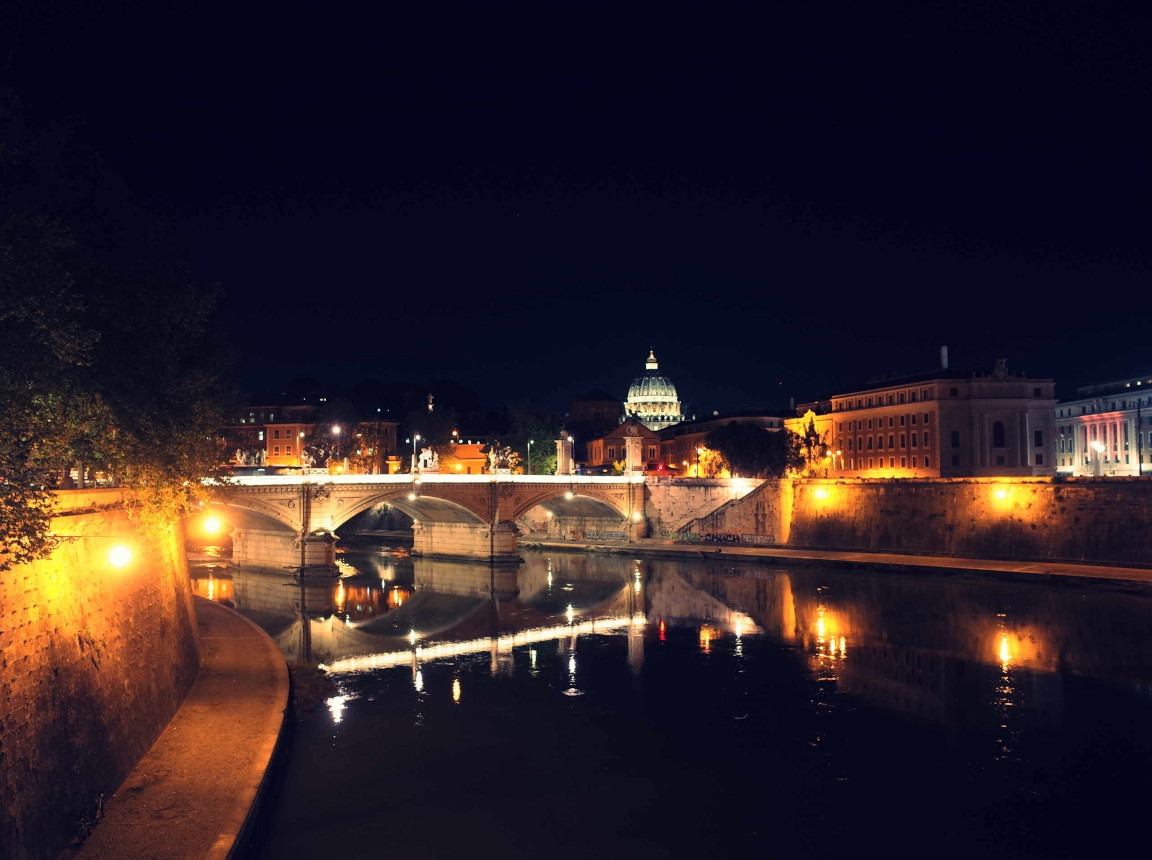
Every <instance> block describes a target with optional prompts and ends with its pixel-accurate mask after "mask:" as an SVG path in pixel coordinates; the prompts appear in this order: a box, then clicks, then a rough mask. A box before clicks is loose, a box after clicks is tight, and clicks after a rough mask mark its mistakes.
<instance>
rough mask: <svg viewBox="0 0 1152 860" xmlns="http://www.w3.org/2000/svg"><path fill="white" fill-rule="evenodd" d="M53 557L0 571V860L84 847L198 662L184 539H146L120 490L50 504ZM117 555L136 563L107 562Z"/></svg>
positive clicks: (34, 858) (65, 496)
mask: <svg viewBox="0 0 1152 860" xmlns="http://www.w3.org/2000/svg"><path fill="white" fill-rule="evenodd" d="M59 502H60V515H59V516H57V517H56V518H55V521H54V524H53V528H54V531H56V533H57V534H61V535H75V536H78V538H77V539H75V540H68V541H66V542H65V543H63V544H62V545H61V546H60V547H58V548H57V550H56V551H55V553H53V555H52V556H51V557H50V558H47V559H44V560H41V561H37V562H34V563H31V564H25V565H19V566H16V567H13V568H12V569H10V570H7V571H0V856H3V857H6V858H12V860H39V858H48V857H57V856H58V855H59V854H60V852H61V851H62V850H63V849H65V848H67V846H68V845H69V843H70V842H72V841H73V840H74V839H76V838H78V837H82V836H84V835H86V831H87V830H88V829H90V828H91V826H92V825H93V823H94V821H95V818H96V816H97V814H98V810H99V808H100V806H101V804H102V802H103V799H104V798H106V797H109V796H111V794H112V793H114V792H115V790H116V788H117V787H118V786H119V785H120V783H121V782H122V781H123V780H124V778H125V776H127V774H128V773H129V772H130V771H131V769H132V768H133V767H134V766H135V765H136V763H137V762H138V761H139V760H140V759H141V758H142V757H143V755H144V754H145V753H146V752H147V751H148V749H149V747H151V745H152V743H153V742H154V741H155V740H156V738H157V737H158V736H159V735H160V733H161V732H162V731H163V730H164V728H165V726H167V724H168V722H169V720H170V719H171V718H172V716H173V715H174V714H175V713H176V710H177V709H178V708H179V706H180V703H181V702H182V701H183V700H184V697H185V696H186V695H187V693H188V691H189V690H190V689H191V687H192V684H193V682H194V681H195V679H196V675H197V673H198V671H199V665H200V654H199V646H198V642H197V635H196V623H195V614H194V610H193V608H192V595H191V589H190V585H189V579H188V572H187V568H186V565H185V561H184V548H183V536H182V534H180V533H179V530H176V531H175V532H174V533H173V534H172V535H170V536H167V537H164V538H159V539H153V540H147V539H145V538H144V537H143V536H142V535H141V534H140V533H139V532H138V531H137V529H136V527H135V523H134V522H133V521H131V520H129V518H128V516H127V514H126V512H125V511H124V509H123V508H122V507H121V494H120V491H118V490H96V491H91V490H77V491H64V492H61V493H59ZM117 543H123V544H125V545H128V546H130V547H131V548H132V550H133V560H132V561H131V562H130V563H129V564H128V565H127V566H125V567H122V568H115V567H112V566H111V565H110V564H109V563H108V559H107V555H108V550H109V549H110V548H111V547H112V546H113V545H115V544H117Z"/></svg>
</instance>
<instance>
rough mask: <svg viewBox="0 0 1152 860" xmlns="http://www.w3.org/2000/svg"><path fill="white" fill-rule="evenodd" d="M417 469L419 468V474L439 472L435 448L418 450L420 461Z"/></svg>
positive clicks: (438, 460)
mask: <svg viewBox="0 0 1152 860" xmlns="http://www.w3.org/2000/svg"><path fill="white" fill-rule="evenodd" d="M417 468H419V469H420V471H421V472H439V471H440V457H439V456H437V454H436V449H435V448H431V447H429V448H421V449H420V459H419V461H418V462H417Z"/></svg>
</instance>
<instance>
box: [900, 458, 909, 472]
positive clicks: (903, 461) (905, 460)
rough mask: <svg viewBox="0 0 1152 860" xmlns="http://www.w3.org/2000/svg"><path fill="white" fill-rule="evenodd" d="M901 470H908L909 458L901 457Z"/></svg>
mask: <svg viewBox="0 0 1152 860" xmlns="http://www.w3.org/2000/svg"><path fill="white" fill-rule="evenodd" d="M900 468H901V469H907V468H908V458H907V457H901V458H900Z"/></svg>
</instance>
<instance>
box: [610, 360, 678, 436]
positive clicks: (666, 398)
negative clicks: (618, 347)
mask: <svg viewBox="0 0 1152 860" xmlns="http://www.w3.org/2000/svg"><path fill="white" fill-rule="evenodd" d="M658 367H659V365H657V363H656V354H655V353H654V352H652V351H649V353H648V360H647V361H646V362H644V375H643V376H637V377H636V378H635V379H634V380H632V386H631V387H630V388H629V389H628V400H627V401H625V403H624V414H625V416H628V415H635V416H636V417H637V418H639V419H640V423H641V424H643V425H644V426H645V427H647V428H648V429H649V430H661V429H663V428H664V427H668V426H670V425H672V424H678V423H680V421H681V420H682V419H681V415H680V399H679V398H678V397H677V396H676V386H675V385H673V384H672V380H671V379H669V378H668V377H667V376H662V375H661V374H660V373H659V372H658Z"/></svg>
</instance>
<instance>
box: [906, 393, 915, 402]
mask: <svg viewBox="0 0 1152 860" xmlns="http://www.w3.org/2000/svg"><path fill="white" fill-rule="evenodd" d="M908 399H909V400H911V401H912V402H913V403H915V402H916V392H915V391H913V392H912V396H911V397H910V398H908Z"/></svg>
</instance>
